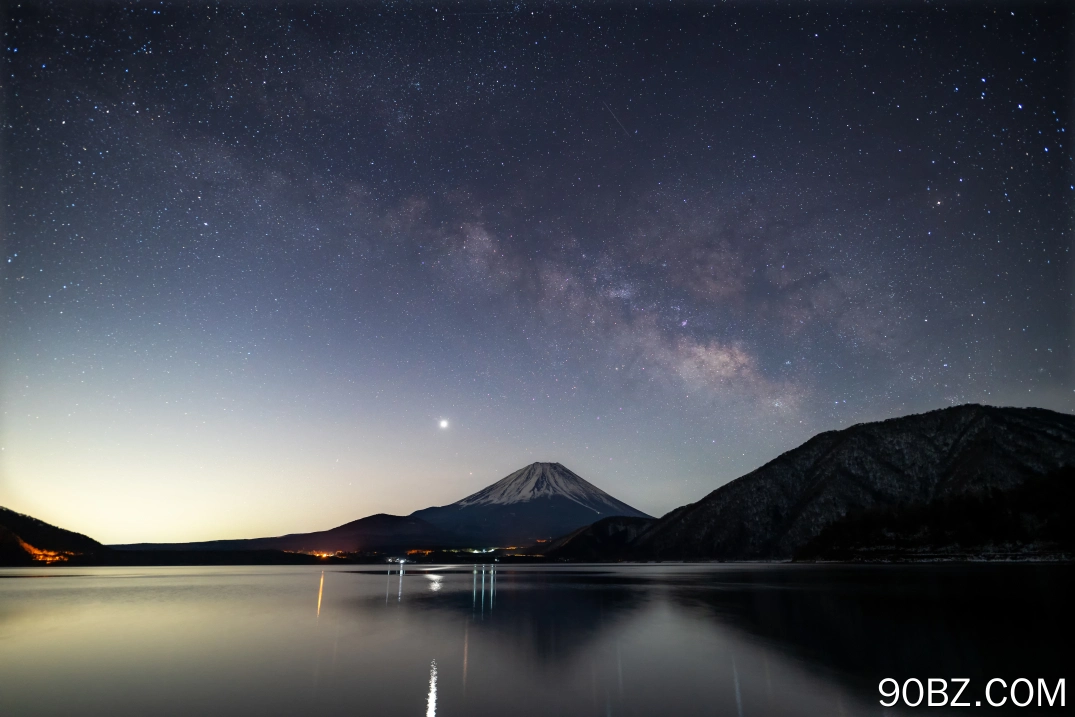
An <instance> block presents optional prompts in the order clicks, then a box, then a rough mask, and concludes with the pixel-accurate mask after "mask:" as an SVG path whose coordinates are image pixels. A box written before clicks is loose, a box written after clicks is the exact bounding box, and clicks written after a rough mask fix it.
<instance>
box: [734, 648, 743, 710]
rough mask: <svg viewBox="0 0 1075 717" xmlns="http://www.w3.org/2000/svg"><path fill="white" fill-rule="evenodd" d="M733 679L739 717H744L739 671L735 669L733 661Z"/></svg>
mask: <svg viewBox="0 0 1075 717" xmlns="http://www.w3.org/2000/svg"><path fill="white" fill-rule="evenodd" d="M732 677H734V678H735V709H736V711H737V712H738V713H739V717H743V697H742V695H740V694H739V670H737V669H735V660H732Z"/></svg>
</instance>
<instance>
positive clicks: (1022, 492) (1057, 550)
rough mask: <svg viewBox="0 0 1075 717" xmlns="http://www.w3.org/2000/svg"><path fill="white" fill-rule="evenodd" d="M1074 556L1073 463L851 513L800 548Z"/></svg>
mask: <svg viewBox="0 0 1075 717" xmlns="http://www.w3.org/2000/svg"><path fill="white" fill-rule="evenodd" d="M967 556H994V557H998V558H1003V557H1008V558H1018V557H1023V556H1048V557H1056V558H1066V559H1071V558H1072V557H1075V468H1072V467H1070V466H1068V467H1065V468H1061V469H1060V470H1058V471H1054V472H1053V473H1050V474H1049V475H1047V476H1045V477H1032V478H1028V479H1027V481H1026V482H1025V483H1023V484H1022V485H1020V486H1018V487H1016V488H1013V489H1011V490H995V489H990V490H988V491H985V492H984V493H977V492H976V493H971V494H964V495H958V496H954V497H948V498H944V499H941V500H938V501H934V502H933V503H926V504H916V505H911V506H905V507H896V508H892V507H887V508H873V509H870V510H864V511H859V512H853V513H849V514H848V515H847V516H845V517H844V518H842V519H840V520H838V521H836V522H835V523H833V524H832V525H830V526H828V527H827V528H825V529H824V530H822V531H821V533H820V534H819V535H818V536H817V537H816V538H814V539H813V540H811V541H810V542H809V543H807V544H806V546H804V547H803V548H802V549H801V550H799V551H798V552H797V553H796V556H795V557H796V559H798V560H838V561H858V560H902V559H906V558H920V559H929V558H932V559H956V558H961V557H967Z"/></svg>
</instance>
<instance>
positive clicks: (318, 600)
mask: <svg viewBox="0 0 1075 717" xmlns="http://www.w3.org/2000/svg"><path fill="white" fill-rule="evenodd" d="M324 591H325V571H324V570H322V571H321V584H320V585H319V586H318V588H317V616H318V617H321V594H322V593H323V592H324Z"/></svg>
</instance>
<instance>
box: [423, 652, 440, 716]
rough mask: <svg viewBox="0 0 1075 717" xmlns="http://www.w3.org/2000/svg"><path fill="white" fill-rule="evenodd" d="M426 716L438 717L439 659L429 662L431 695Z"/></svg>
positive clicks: (427, 699) (427, 700)
mask: <svg viewBox="0 0 1075 717" xmlns="http://www.w3.org/2000/svg"><path fill="white" fill-rule="evenodd" d="M426 717H437V661H436V660H433V661H431V662H430V663H429V697H427V698H426Z"/></svg>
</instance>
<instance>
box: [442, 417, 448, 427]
mask: <svg viewBox="0 0 1075 717" xmlns="http://www.w3.org/2000/svg"><path fill="white" fill-rule="evenodd" d="M440 427H441V428H447V427H448V419H447V418H442V419H440Z"/></svg>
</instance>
